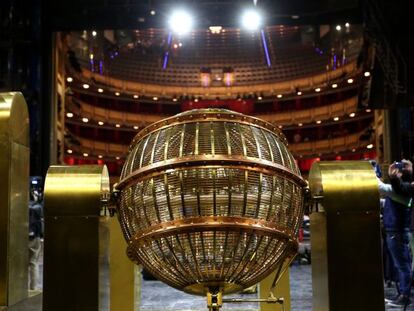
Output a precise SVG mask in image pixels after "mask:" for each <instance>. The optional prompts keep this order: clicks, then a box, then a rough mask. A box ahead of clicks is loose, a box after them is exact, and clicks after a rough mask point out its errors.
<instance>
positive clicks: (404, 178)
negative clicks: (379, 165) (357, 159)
mask: <svg viewBox="0 0 414 311" xmlns="http://www.w3.org/2000/svg"><path fill="white" fill-rule="evenodd" d="M400 163H401V164H400ZM400 163H394V164H392V165H391V166H390V167H389V175H390V179H391V184H392V186H393V190H394V191H395V192H396V193H398V194H400V195H405V196H407V193H406V192H403V191H402V188H404V187H405V186H406V184H407V183H408V184H410V183H411V181H412V164H411V162H410V161H407V160H402V161H401V162H400ZM397 184H398V185H397ZM394 185H395V187H394ZM383 220H384V229H385V235H386V242H387V245H388V247H389V250H390V255H391V257H392V260H393V262H394V266H395V268H396V269H397V271H398V280H399V288H398V296H397V297H396V298H395V299H393V300H391V301H389V305H391V306H407V305H410V304H411V301H410V298H409V297H410V289H411V275H412V269H411V251H410V245H409V243H410V235H411V228H410V227H411V201H410V200H408V204H403V203H401V202H396V201H393V200H391V199H390V198H389V197H387V198H386V200H385V205H384V216H383Z"/></svg>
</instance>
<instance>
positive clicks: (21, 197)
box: [0, 92, 30, 306]
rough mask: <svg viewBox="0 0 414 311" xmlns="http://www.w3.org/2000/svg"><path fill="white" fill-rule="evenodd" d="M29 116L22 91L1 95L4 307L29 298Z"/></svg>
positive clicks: (0, 283) (0, 275)
mask: <svg viewBox="0 0 414 311" xmlns="http://www.w3.org/2000/svg"><path fill="white" fill-rule="evenodd" d="M29 156H30V150H29V116H28V112H27V106H26V102H25V100H24V97H23V96H22V94H20V93H11V92H10V93H1V94H0V198H1V199H0V306H10V305H13V304H15V303H17V302H19V301H21V300H23V299H25V298H27V295H28V291H27V277H28V276H27V275H28V256H29V255H28V238H29V230H28V215H29V209H28V202H29V200H28V192H29V189H28V184H29Z"/></svg>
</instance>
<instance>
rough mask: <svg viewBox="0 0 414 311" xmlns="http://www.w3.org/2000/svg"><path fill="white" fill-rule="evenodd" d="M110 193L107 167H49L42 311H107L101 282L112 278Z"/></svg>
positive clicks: (103, 287)
mask: <svg viewBox="0 0 414 311" xmlns="http://www.w3.org/2000/svg"><path fill="white" fill-rule="evenodd" d="M108 194H109V176H108V171H107V168H106V166H103V167H102V166H97V165H84V166H51V167H50V168H49V171H48V174H47V176H46V182H45V211H44V214H45V249H44V281H43V291H44V293H43V310H44V311H56V310H60V311H73V310H76V311H94V310H96V311H98V310H108V308H109V301H108V299H109V298H108V297H109V293H108V291H109V286H108V285H107V284H108V283H107V282H106V285H103V283H105V282H104V281H105V279H106V281H107V278H109V268H108V264H109V260H108V253H109V251H108V248H107V246H108V244H109V241H108V240H109V229H108V217H103V216H102V207H103V200H104V198H107V197H108ZM100 265H101V267H100ZM102 267H103V268H102ZM100 283H101V284H100ZM105 292H106V293H105ZM100 298H106V301H105V300H103V299H100Z"/></svg>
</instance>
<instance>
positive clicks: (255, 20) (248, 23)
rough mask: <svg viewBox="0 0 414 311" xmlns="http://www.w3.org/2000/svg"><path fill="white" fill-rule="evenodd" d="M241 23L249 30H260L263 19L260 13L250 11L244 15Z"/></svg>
mask: <svg viewBox="0 0 414 311" xmlns="http://www.w3.org/2000/svg"><path fill="white" fill-rule="evenodd" d="M241 22H242V25H243V27H244V28H245V29H247V30H258V29H259V27H260V26H261V24H262V17H261V16H260V14H259V12H258V11H256V10H248V11H245V12H244V13H243V15H242V19H241Z"/></svg>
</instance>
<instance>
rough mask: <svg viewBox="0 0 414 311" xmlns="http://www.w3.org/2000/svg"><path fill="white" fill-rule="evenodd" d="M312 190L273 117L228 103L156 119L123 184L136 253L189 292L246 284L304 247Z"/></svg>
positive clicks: (134, 147) (133, 152)
mask: <svg viewBox="0 0 414 311" xmlns="http://www.w3.org/2000/svg"><path fill="white" fill-rule="evenodd" d="M304 187H305V182H304V180H303V179H302V177H301V175H300V172H299V169H298V167H297V165H296V162H295V160H294V159H293V156H292V155H291V153H290V152H289V150H288V148H287V142H286V138H285V137H284V135H283V134H282V133H281V132H280V131H279V130H278V129H277V128H275V127H274V126H273V125H272V124H270V123H267V122H264V121H262V120H259V119H257V118H254V117H250V116H246V115H243V114H240V113H236V112H233V111H229V110H224V109H200V110H191V111H188V112H184V113H181V114H178V115H176V116H174V117H171V118H168V119H165V120H162V121H160V122H157V123H154V124H153V125H151V126H149V127H147V128H145V129H144V130H142V131H141V132H140V133H138V134H137V136H136V137H135V138H134V140H133V142H132V144H131V146H130V150H129V154H128V157H127V159H126V162H125V164H124V167H123V170H122V174H121V179H120V182H119V184H118V185H117V189H118V190H119V193H120V196H119V205H118V215H119V220H120V223H121V226H122V229H123V232H124V235H125V238H126V240H127V242H128V249H127V253H128V256H129V258H130V259H131V260H133V261H134V262H136V263H140V264H142V265H143V266H144V267H145V268H146V269H147V270H149V271H150V272H151V273H152V274H153V275H154V276H156V277H157V278H159V279H160V280H162V281H163V282H165V283H167V284H169V285H171V286H173V287H175V288H177V289H180V290H183V291H186V292H188V293H192V294H198V295H204V294H206V293H207V292H209V291H210V292H211V291H215V292H217V291H220V292H223V293H231V292H235V291H239V290H241V289H243V288H246V287H249V286H251V285H253V284H255V283H257V282H259V281H260V280H262V279H263V278H265V277H266V276H267V275H268V274H270V273H271V272H272V271H273V270H274V269H275V268H277V267H278V265H280V264H281V263H282V262H283V260H284V259H285V258H286V257H288V256H292V255H294V254H295V253H296V251H297V240H296V236H297V232H298V229H299V226H300V224H301V222H302V218H303V198H304Z"/></svg>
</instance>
